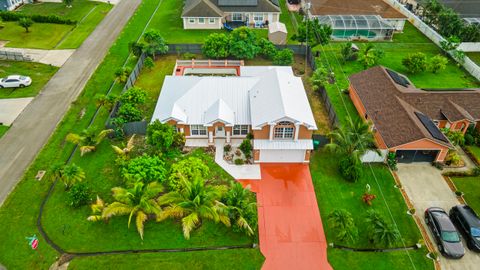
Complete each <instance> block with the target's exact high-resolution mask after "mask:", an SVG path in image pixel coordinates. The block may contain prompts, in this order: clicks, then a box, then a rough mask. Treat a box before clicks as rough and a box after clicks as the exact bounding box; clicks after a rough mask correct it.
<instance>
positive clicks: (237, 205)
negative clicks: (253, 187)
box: [223, 182, 257, 235]
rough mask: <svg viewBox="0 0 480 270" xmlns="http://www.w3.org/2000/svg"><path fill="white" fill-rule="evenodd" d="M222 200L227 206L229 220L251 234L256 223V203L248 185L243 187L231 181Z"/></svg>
mask: <svg viewBox="0 0 480 270" xmlns="http://www.w3.org/2000/svg"><path fill="white" fill-rule="evenodd" d="M223 202H224V204H225V205H226V206H227V210H228V215H229V217H230V220H232V221H233V222H234V224H235V225H236V226H237V227H238V228H240V230H242V231H245V232H246V233H247V235H253V234H254V230H255V228H256V224H257V222H256V219H257V204H256V203H255V201H254V197H253V194H252V192H251V191H250V186H247V187H246V188H243V186H242V184H240V183H239V182H233V183H232V186H231V187H230V189H229V190H228V192H227V193H226V194H225V197H224V200H223ZM252 227H253V228H252Z"/></svg>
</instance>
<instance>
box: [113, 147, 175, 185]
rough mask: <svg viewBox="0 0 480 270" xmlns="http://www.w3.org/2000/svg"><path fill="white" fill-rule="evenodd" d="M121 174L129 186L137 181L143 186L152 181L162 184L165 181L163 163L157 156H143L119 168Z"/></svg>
mask: <svg viewBox="0 0 480 270" xmlns="http://www.w3.org/2000/svg"><path fill="white" fill-rule="evenodd" d="M121 174H122V177H124V178H125V179H127V182H128V183H129V184H132V183H135V182H137V181H142V182H143V183H145V184H147V183H150V182H153V181H158V182H160V183H162V182H163V181H165V179H166V175H167V170H166V169H165V162H164V161H163V160H161V159H160V158H159V157H158V156H148V155H146V154H144V155H143V156H140V157H136V158H134V159H132V160H130V161H129V162H128V163H127V164H126V165H124V166H123V168H121Z"/></svg>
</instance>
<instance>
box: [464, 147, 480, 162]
mask: <svg viewBox="0 0 480 270" xmlns="http://www.w3.org/2000/svg"><path fill="white" fill-rule="evenodd" d="M466 148H467V149H468V151H469V152H470V153H472V154H473V155H474V156H475V157H476V158H477V162H480V147H479V146H476V145H470V146H466Z"/></svg>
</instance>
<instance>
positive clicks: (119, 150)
mask: <svg viewBox="0 0 480 270" xmlns="http://www.w3.org/2000/svg"><path fill="white" fill-rule="evenodd" d="M134 139H135V134H133V135H132V137H130V139H129V140H128V142H127V145H126V146H125V147H124V148H120V147H118V146H116V145H112V148H113V150H114V151H115V153H117V154H118V155H119V156H120V157H121V158H124V159H125V158H127V156H128V154H129V153H130V152H131V151H132V149H133V147H134V146H135V145H134Z"/></svg>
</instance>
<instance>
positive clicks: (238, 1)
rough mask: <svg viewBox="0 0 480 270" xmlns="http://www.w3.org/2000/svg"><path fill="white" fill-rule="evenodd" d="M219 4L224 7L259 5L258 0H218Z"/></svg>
mask: <svg viewBox="0 0 480 270" xmlns="http://www.w3.org/2000/svg"><path fill="white" fill-rule="evenodd" d="M218 5H219V6H223V7H232V6H237V7H244V6H247V7H248V6H256V5H258V0H218Z"/></svg>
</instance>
